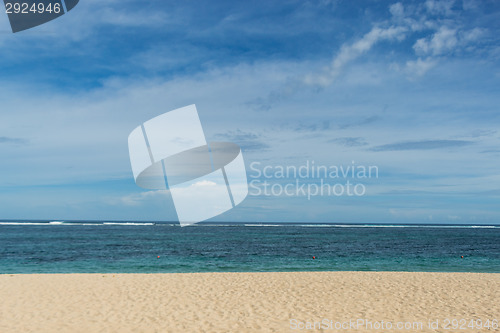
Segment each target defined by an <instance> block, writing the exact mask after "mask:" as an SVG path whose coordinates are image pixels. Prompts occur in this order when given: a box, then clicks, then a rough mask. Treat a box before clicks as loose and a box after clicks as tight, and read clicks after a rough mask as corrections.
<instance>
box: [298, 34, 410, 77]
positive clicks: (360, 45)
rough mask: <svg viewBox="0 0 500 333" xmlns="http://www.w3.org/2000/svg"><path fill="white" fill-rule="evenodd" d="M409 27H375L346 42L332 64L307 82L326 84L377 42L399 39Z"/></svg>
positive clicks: (402, 37)
mask: <svg viewBox="0 0 500 333" xmlns="http://www.w3.org/2000/svg"><path fill="white" fill-rule="evenodd" d="M407 30H408V29H407V28H406V27H402V26H391V27H389V28H380V27H373V28H372V30H370V32H368V33H367V34H365V35H364V36H363V37H362V38H361V39H359V40H357V41H356V42H354V43H352V44H344V45H342V47H341V48H340V52H339V53H338V55H337V56H336V57H335V58H334V59H333V60H332V63H331V66H330V67H329V68H327V69H326V70H325V71H324V73H322V74H320V75H308V76H306V78H305V83H306V84H309V85H320V86H326V85H329V84H331V83H332V81H333V80H335V78H336V77H337V76H338V75H339V74H340V72H341V70H342V69H343V67H345V66H346V65H347V64H348V63H349V62H351V61H353V60H355V59H356V58H358V57H359V56H361V55H362V54H364V53H366V52H368V51H369V50H370V49H371V48H372V47H373V46H374V45H375V44H377V43H378V42H381V41H384V40H389V41H391V40H398V41H401V40H403V39H404V38H405V32H406V31H407Z"/></svg>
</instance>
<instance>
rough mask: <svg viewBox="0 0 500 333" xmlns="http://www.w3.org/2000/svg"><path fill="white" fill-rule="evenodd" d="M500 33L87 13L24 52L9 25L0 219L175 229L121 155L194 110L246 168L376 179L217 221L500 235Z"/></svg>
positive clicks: (418, 12) (360, 13)
mask: <svg viewBox="0 0 500 333" xmlns="http://www.w3.org/2000/svg"><path fill="white" fill-rule="evenodd" d="M499 22H500V5H499V4H498V2H497V1H472V0H468V1H459V0H456V1H415V2H397V1H357V2H352V1H327V0H323V1H286V2H285V1H283V2H269V1H260V2H235V1H206V2H202V1H176V2H173V1H148V2H144V1H130V0H120V1H114V0H113V1H111V0H110V1H105V2H103V1H95V0H86V1H81V2H80V3H79V5H78V6H77V7H75V8H74V9H73V10H72V11H71V12H69V13H68V14H66V15H64V16H62V17H60V18H58V19H56V20H54V21H52V22H49V23H47V24H45V25H42V26H39V27H37V28H34V29H31V30H27V31H24V32H20V33H17V34H12V33H11V32H10V27H9V23H8V21H7V16H6V15H0V30H1V32H2V33H1V34H0V47H1V51H0V67H1V73H2V75H1V76H0V85H1V88H2V89H0V100H1V103H2V107H1V109H0V156H1V162H0V174H1V176H0V219H91V220H95V219H105V220H175V219H176V215H175V210H174V207H173V204H172V202H171V199H170V197H169V195H168V193H165V192H153V191H148V190H144V189H141V188H139V187H137V186H136V185H135V183H134V180H133V176H132V172H131V169H130V163H129V157H128V148H127V137H128V134H129V133H130V132H131V131H132V130H133V129H134V128H135V127H136V126H137V125H139V124H141V123H142V122H144V121H145V120H148V119H150V118H152V117H154V116H156V115H159V114H161V113H164V112H166V111H169V110H172V109H175V108H178V107H182V106H185V105H189V104H196V105H197V107H198V112H199V115H200V118H201V121H202V123H203V125H204V130H205V135H206V137H207V139H208V141H220V140H227V141H232V142H236V143H238V144H240V146H241V147H242V149H243V153H244V158H245V162H246V165H247V167H249V166H250V164H251V163H252V162H258V163H260V166H262V167H263V166H266V165H269V166H279V165H281V166H301V165H304V164H305V163H306V162H307V161H314V162H315V163H316V164H317V165H326V166H331V165H336V166H340V165H345V166H346V165H350V164H352V162H353V161H354V162H355V163H356V164H358V165H376V166H377V167H378V169H379V177H378V178H376V179H369V180H366V181H364V184H365V186H366V194H365V195H364V196H361V197H348V196H341V197H332V196H315V197H312V198H310V200H308V198H307V197H304V196H300V195H299V196H292V197H290V196H263V195H261V196H249V197H248V198H247V199H246V200H245V201H244V202H243V203H242V204H241V205H240V206H238V207H237V208H235V209H233V210H231V211H229V212H227V213H225V214H223V215H221V216H218V217H216V218H215V220H223V221H294V222H300V221H309V222H316V221H323V222H360V223H364V222H379V223H383V222H386V223H499V221H500V209H499V207H500V205H499V204H500V132H499V129H500V128H499V125H500V112H499V111H500V110H499V105H500V103H499V102H500V89H499V88H500V66H499V59H500V40H499V39H500V37H499V36H500V23H499ZM247 171H248V173H249V175H250V174H251V170H250V169H248V170H247ZM270 181H271V182H273V183H276V184H283V183H284V182H289V181H294V180H293V179H286V180H283V179H271V180H270ZM314 181H317V180H311V182H314Z"/></svg>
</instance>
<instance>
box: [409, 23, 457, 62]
mask: <svg viewBox="0 0 500 333" xmlns="http://www.w3.org/2000/svg"><path fill="white" fill-rule="evenodd" d="M457 44H458V39H457V30H456V29H450V28H448V27H445V26H443V27H441V28H440V29H439V30H438V31H437V32H436V33H435V34H434V35H432V37H430V38H429V37H427V38H421V39H419V40H417V42H416V43H415V44H414V45H413V49H414V50H415V52H416V53H417V55H427V54H432V55H434V56H436V55H441V54H443V53H446V52H451V51H453V50H454V49H455V47H456V46H457Z"/></svg>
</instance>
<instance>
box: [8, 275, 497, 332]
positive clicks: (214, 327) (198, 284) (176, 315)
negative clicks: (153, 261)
mask: <svg viewBox="0 0 500 333" xmlns="http://www.w3.org/2000/svg"><path fill="white" fill-rule="evenodd" d="M499 294H500V274H475V273H401V272H398V273H392V272H299V273H195V274H49V275H39V274H32V275H0V299H1V302H0V332H3V333H5V332H59V333H60V332H293V331H315V330H316V331H320V330H323V331H331V332H387V331H395V332H396V331H406V332H491V331H499V330H498V329H496V330H492V328H491V327H490V329H489V330H488V329H487V328H482V329H481V328H479V327H477V325H478V323H479V321H478V319H480V320H482V323H483V324H484V323H485V322H486V321H487V320H489V322H490V325H491V324H492V323H493V324H494V323H495V322H494V320H498V319H500V297H499ZM447 320H449V323H448V321H447ZM453 320H458V321H453ZM461 320H462V321H461ZM471 320H474V321H472V323H473V324H472V326H471ZM464 322H465V325H463V323H464ZM402 325H406V328H404V326H402ZM454 326H459V327H458V328H457V329H453V327H454ZM460 326H462V329H461V328H460ZM398 327H399V328H398Z"/></svg>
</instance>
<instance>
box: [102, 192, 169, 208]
mask: <svg viewBox="0 0 500 333" xmlns="http://www.w3.org/2000/svg"><path fill="white" fill-rule="evenodd" d="M169 193H170V192H169V191H168V190H158V191H146V192H141V193H133V194H129V195H126V196H122V197H119V198H118V199H108V200H107V202H108V203H109V204H111V205H117V204H123V205H125V206H140V205H142V204H143V203H145V202H146V201H152V200H167V199H168V194H169Z"/></svg>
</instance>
